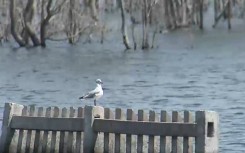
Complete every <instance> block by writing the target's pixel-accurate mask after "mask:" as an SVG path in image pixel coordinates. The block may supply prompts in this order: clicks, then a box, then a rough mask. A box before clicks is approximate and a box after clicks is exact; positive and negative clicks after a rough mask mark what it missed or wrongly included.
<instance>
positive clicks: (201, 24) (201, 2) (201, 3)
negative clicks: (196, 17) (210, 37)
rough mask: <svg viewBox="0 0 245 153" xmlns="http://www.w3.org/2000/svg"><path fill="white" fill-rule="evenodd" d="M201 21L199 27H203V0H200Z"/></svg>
mask: <svg viewBox="0 0 245 153" xmlns="http://www.w3.org/2000/svg"><path fill="white" fill-rule="evenodd" d="M199 13H200V23H199V28H200V29H203V0H199Z"/></svg>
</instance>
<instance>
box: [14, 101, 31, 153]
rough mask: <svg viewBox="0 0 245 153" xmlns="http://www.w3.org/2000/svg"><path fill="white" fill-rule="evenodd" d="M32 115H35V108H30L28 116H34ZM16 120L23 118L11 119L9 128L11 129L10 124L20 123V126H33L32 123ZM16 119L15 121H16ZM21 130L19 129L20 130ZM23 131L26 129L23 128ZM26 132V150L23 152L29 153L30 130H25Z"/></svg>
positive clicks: (15, 117)
mask: <svg viewBox="0 0 245 153" xmlns="http://www.w3.org/2000/svg"><path fill="white" fill-rule="evenodd" d="M34 113H35V106H33V105H32V106H30V111H29V114H28V115H29V116H34ZM17 118H24V117H22V116H13V118H12V122H11V124H10V127H11V128H12V124H14V123H20V124H28V123H29V124H33V123H31V122H25V121H24V122H20V121H19V120H18V119H17ZM16 119H17V120H16ZM20 129H21V128H20ZM24 129H26V128H24ZM27 130H28V131H27V137H26V149H25V152H26V153H27V152H30V150H31V137H32V132H33V131H32V130H31V129H27Z"/></svg>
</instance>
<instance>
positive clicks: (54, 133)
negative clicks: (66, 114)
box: [50, 107, 59, 153]
mask: <svg viewBox="0 0 245 153" xmlns="http://www.w3.org/2000/svg"><path fill="white" fill-rule="evenodd" d="M53 117H54V118H57V117H59V108H58V107H54V108H53ZM56 136H57V131H52V135H51V144H50V153H54V152H55V145H56Z"/></svg>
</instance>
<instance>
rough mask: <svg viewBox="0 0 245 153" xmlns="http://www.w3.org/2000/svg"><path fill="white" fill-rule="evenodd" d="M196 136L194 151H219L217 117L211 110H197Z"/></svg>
mask: <svg viewBox="0 0 245 153" xmlns="http://www.w3.org/2000/svg"><path fill="white" fill-rule="evenodd" d="M196 123H197V132H198V133H197V135H198V136H197V137H196V138H195V152H198V153H199V152H200V153H203V152H205V153H206V152H215V153H216V152H219V146H218V140H219V130H218V123H219V117H218V115H217V113H216V112H213V111H197V112H196Z"/></svg>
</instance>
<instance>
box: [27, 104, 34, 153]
mask: <svg viewBox="0 0 245 153" xmlns="http://www.w3.org/2000/svg"><path fill="white" fill-rule="evenodd" d="M34 113H35V106H33V105H32V106H30V110H29V113H28V116H34ZM33 132H34V131H32V130H28V131H27V137H26V149H25V152H26V153H29V152H30V150H31V138H32V133H33Z"/></svg>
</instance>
